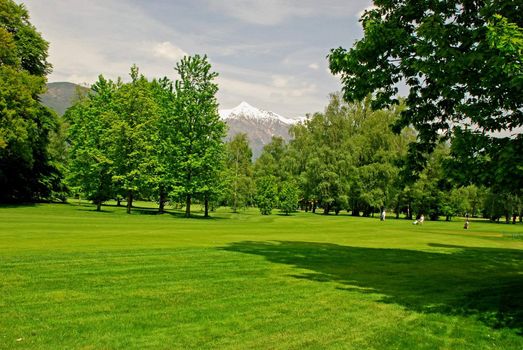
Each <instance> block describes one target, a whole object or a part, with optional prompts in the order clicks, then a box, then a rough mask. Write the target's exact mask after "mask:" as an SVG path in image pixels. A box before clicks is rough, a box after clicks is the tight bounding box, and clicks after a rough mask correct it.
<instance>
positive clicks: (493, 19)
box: [329, 0, 523, 172]
mask: <svg viewBox="0 0 523 350" xmlns="http://www.w3.org/2000/svg"><path fill="white" fill-rule="evenodd" d="M374 5H375V7H374V8H372V9H370V10H367V11H366V12H365V13H364V15H363V16H362V18H361V21H362V24H363V29H364V37H363V38H362V39H361V40H359V41H357V42H356V43H355V44H354V46H353V47H352V48H351V49H350V50H348V51H347V50H345V49H343V48H338V49H333V50H332V51H331V53H330V55H329V63H330V69H331V71H332V72H333V73H335V74H340V75H341V80H342V83H343V86H344V87H343V92H344V97H345V98H346V99H347V100H348V101H357V100H361V99H363V98H365V96H367V94H369V93H372V94H373V106H374V107H375V108H382V107H386V106H390V105H392V104H394V103H397V102H398V100H397V98H396V94H397V92H398V83H400V82H403V83H404V84H405V85H406V86H407V87H408V96H407V98H406V106H407V108H405V109H404V110H403V111H402V112H401V114H400V118H399V119H398V120H397V122H396V123H395V127H396V131H399V130H400V129H401V128H402V127H404V126H408V125H413V126H414V128H415V129H416V130H417V131H418V135H417V137H418V141H419V142H418V143H415V144H413V146H412V148H411V155H410V158H409V159H410V160H412V161H413V162H414V163H413V164H412V168H413V170H415V171H417V172H419V171H421V169H422V167H423V164H424V161H423V160H424V159H426V156H427V154H428V152H429V151H431V150H432V149H433V147H434V145H435V144H436V142H437V141H438V139H440V137H441V136H443V137H450V136H451V134H452V132H453V129H454V128H455V127H459V126H462V125H464V124H468V125H472V126H473V127H474V128H477V129H479V130H481V131H482V132H487V134H486V135H488V132H495V131H501V130H513V129H515V128H518V127H521V126H523V99H521V94H522V92H523V76H522V75H521V70H520V69H519V68H518V64H519V63H518V62H521V60H520V58H521V56H520V55H519V57H518V56H517V55H515V54H514V53H515V52H518V51H517V50H518V49H517V48H515V49H514V46H512V47H509V46H510V45H505V44H507V43H509V44H510V43H518V42H520V37H519V38H518V39H517V40H514V41H511V40H510V39H509V38H508V37H507V36H505V35H504V34H503V33H502V32H501V31H500V30H498V29H499V28H502V29H504V30H508V31H509V32H514V33H517V32H519V29H520V28H521V27H522V25H523V16H522V11H521V4H519V3H518V2H517V1H512V2H511V1H477V2H471V1H463V0H451V1H445V2H440V1H429V0H423V1H405V0H401V1H398V0H379V1H375V2H374ZM497 15H500V16H501V17H499V16H497ZM500 18H504V19H506V22H502V21H501V20H500ZM509 23H510V24H512V25H509ZM498 24H500V25H499V26H498ZM489 33H490V34H489ZM519 33H521V32H519ZM489 35H490V40H489ZM499 37H501V38H504V39H506V40H505V41H503V42H500V45H497V44H496V45H492V41H493V40H494V41H496V38H499ZM516 46H517V45H516ZM519 48H521V46H519ZM519 50H520V49H519ZM519 52H521V51H519Z"/></svg>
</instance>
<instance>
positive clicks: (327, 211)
mask: <svg viewBox="0 0 523 350" xmlns="http://www.w3.org/2000/svg"><path fill="white" fill-rule="evenodd" d="M330 209H331V208H330V205H328V204H326V205H325V206H324V207H323V215H329V211H330Z"/></svg>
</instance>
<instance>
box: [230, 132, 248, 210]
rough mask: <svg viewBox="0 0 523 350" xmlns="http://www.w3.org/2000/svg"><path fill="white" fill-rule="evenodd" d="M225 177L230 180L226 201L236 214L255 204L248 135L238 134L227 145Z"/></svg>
mask: <svg viewBox="0 0 523 350" xmlns="http://www.w3.org/2000/svg"><path fill="white" fill-rule="evenodd" d="M226 156H227V158H226V164H225V169H224V177H225V178H226V179H227V180H228V183H227V188H226V193H225V197H226V198H225V200H226V202H227V203H228V205H229V206H230V207H231V208H232V210H233V211H234V212H237V211H238V209H243V208H245V207H247V206H248V205H250V204H253V198H254V187H255V186H254V181H253V170H252V150H251V149H250V147H249V141H248V140H247V134H241V133H240V134H236V135H235V136H234V137H233V139H232V140H231V141H229V142H228V143H227V144H226Z"/></svg>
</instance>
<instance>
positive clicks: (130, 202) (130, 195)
mask: <svg viewBox="0 0 523 350" xmlns="http://www.w3.org/2000/svg"><path fill="white" fill-rule="evenodd" d="M132 207H133V191H127V214H131V208H132Z"/></svg>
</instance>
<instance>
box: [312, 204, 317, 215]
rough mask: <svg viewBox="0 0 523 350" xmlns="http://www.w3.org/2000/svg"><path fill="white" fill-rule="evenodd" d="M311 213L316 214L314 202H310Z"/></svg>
mask: <svg viewBox="0 0 523 350" xmlns="http://www.w3.org/2000/svg"><path fill="white" fill-rule="evenodd" d="M312 212H313V213H314V214H316V202H312Z"/></svg>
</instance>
